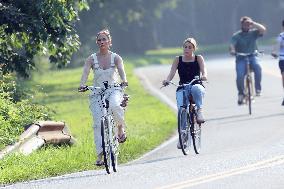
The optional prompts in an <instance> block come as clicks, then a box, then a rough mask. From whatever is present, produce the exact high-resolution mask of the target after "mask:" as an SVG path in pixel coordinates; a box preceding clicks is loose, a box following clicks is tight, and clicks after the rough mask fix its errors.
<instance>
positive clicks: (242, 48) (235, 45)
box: [229, 16, 266, 105]
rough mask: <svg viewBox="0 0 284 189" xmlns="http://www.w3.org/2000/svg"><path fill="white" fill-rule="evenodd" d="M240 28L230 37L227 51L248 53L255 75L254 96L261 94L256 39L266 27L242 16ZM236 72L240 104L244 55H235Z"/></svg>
mask: <svg viewBox="0 0 284 189" xmlns="http://www.w3.org/2000/svg"><path fill="white" fill-rule="evenodd" d="M240 22H241V30H240V31H238V32H236V33H234V34H233V36H232V39H231V44H230V47H229V51H230V54H231V55H236V54H237V53H246V54H250V55H249V56H248V60H249V63H250V66H251V68H252V70H253V71H254V76H255V91H256V96H260V94H261V66H260V65H259V63H258V61H257V58H256V53H255V52H256V51H257V44H256V40H257V39H258V38H259V37H262V36H263V34H264V33H265V31H266V28H265V27H264V26H263V25H261V24H259V23H257V22H254V21H253V20H252V19H251V18H250V17H247V16H244V17H242V18H241V20H240ZM236 73H237V79H236V82H237V89H238V104H239V105H241V104H242V103H243V100H244V77H245V74H246V57H242V56H236Z"/></svg>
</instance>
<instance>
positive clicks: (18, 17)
mask: <svg viewBox="0 0 284 189" xmlns="http://www.w3.org/2000/svg"><path fill="white" fill-rule="evenodd" d="M84 8H88V7H87V3H86V2H85V0H41V1H38V0H29V1H23V0H2V1H0V37H1V38H0V69H1V70H2V71H3V73H4V74H5V73H10V72H14V71H15V72H16V73H17V74H18V75H19V76H23V77H28V76H29V75H30V71H31V70H32V69H33V68H34V67H35V63H34V61H33V58H34V56H35V55H37V54H44V55H47V56H48V57H49V60H50V62H51V63H54V64H56V65H57V66H58V67H62V66H64V65H66V64H68V62H69V60H70V59H71V55H72V54H73V52H75V51H76V50H77V49H78V48H79V45H80V42H79V36H78V35H77V34H76V30H75V29H74V28H75V27H74V24H75V21H76V20H78V11H79V10H82V9H84Z"/></svg>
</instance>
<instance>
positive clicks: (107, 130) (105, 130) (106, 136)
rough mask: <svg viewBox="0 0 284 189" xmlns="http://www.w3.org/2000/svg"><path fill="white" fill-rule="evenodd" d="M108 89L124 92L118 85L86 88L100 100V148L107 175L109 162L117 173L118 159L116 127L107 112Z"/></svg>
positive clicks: (109, 113)
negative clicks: (106, 94) (101, 148)
mask: <svg viewBox="0 0 284 189" xmlns="http://www.w3.org/2000/svg"><path fill="white" fill-rule="evenodd" d="M109 88H114V89H117V90H121V91H123V90H124V86H122V85H119V86H116V85H108V84H107V83H104V87H93V86H86V88H85V89H83V90H82V91H86V90H91V91H93V94H95V95H99V96H100V99H101V102H102V104H101V107H102V117H101V136H102V147H103V154H104V164H105V168H106V171H107V173H108V174H110V162H111V163H112V167H113V171H114V172H116V171H117V158H118V154H119V152H118V146H119V143H118V139H117V137H116V133H117V132H116V129H117V128H116V127H115V122H114V119H113V115H112V113H111V112H110V111H109V101H108V100H106V97H105V92H106V90H107V89H109Z"/></svg>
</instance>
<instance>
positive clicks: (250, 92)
mask: <svg viewBox="0 0 284 189" xmlns="http://www.w3.org/2000/svg"><path fill="white" fill-rule="evenodd" d="M257 54H258V52H255V53H236V56H237V57H238V56H239V57H243V58H244V59H245V61H246V75H245V81H244V82H245V88H244V90H245V103H246V104H248V105H249V114H252V105H251V104H252V101H253V100H254V99H253V96H254V82H253V77H252V72H253V71H252V70H251V67H250V61H249V57H250V56H256V55H257Z"/></svg>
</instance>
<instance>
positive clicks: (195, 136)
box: [190, 113, 201, 154]
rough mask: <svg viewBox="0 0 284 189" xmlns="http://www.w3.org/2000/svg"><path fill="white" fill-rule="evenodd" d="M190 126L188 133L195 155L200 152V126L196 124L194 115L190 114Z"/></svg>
mask: <svg viewBox="0 0 284 189" xmlns="http://www.w3.org/2000/svg"><path fill="white" fill-rule="evenodd" d="M190 118H191V126H190V132H191V137H192V142H193V148H194V151H195V153H196V154H199V153H200V150H201V124H200V123H197V122H196V114H193V113H191V115H190Z"/></svg>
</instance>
